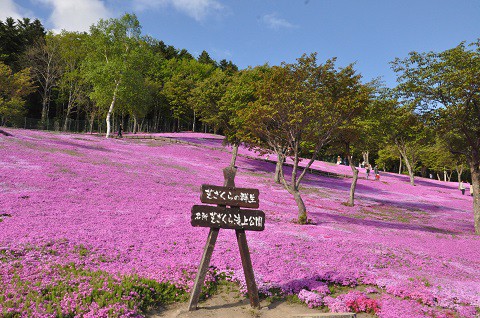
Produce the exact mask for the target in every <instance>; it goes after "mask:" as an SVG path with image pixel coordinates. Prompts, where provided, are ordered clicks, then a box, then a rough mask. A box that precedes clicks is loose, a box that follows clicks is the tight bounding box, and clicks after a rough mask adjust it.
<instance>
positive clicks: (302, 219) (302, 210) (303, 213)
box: [292, 190, 307, 224]
mask: <svg viewBox="0 0 480 318" xmlns="http://www.w3.org/2000/svg"><path fill="white" fill-rule="evenodd" d="M292 194H293V197H294V198H295V202H296V203H297V207H298V223H299V224H307V208H306V207H305V203H304V202H303V199H302V196H301V195H300V192H299V191H298V190H293V193H292Z"/></svg>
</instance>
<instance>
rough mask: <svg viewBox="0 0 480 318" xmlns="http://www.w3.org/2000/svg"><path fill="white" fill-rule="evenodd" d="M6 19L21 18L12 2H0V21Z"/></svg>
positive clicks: (17, 8)
mask: <svg viewBox="0 0 480 318" xmlns="http://www.w3.org/2000/svg"><path fill="white" fill-rule="evenodd" d="M8 17H12V18H14V19H20V18H22V14H21V9H20V8H19V7H18V6H17V5H16V4H15V2H13V0H0V20H2V21H5V19H6V18H8Z"/></svg>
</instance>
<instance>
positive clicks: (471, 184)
mask: <svg viewBox="0 0 480 318" xmlns="http://www.w3.org/2000/svg"><path fill="white" fill-rule="evenodd" d="M470 195H471V196H472V197H473V182H472V183H470Z"/></svg>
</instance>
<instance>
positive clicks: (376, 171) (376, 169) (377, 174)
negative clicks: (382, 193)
mask: <svg viewBox="0 0 480 318" xmlns="http://www.w3.org/2000/svg"><path fill="white" fill-rule="evenodd" d="M373 171H374V172H375V180H380V173H378V167H377V165H375V168H374V169H373Z"/></svg>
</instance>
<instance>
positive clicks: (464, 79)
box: [392, 41, 480, 235]
mask: <svg viewBox="0 0 480 318" xmlns="http://www.w3.org/2000/svg"><path fill="white" fill-rule="evenodd" d="M392 65H393V70H394V71H395V72H396V73H397V76H398V81H399V83H400V84H399V91H400V92H401V93H402V97H403V98H404V99H406V100H408V101H410V102H412V103H415V105H416V106H418V107H419V108H420V109H422V110H424V111H427V112H429V113H431V114H433V116H432V117H433V118H434V119H435V120H434V121H433V124H434V125H435V128H436V129H438V130H439V131H440V132H441V136H442V138H444V140H445V141H446V142H447V144H448V147H449V150H450V151H451V152H452V153H454V154H463V155H464V156H465V157H466V159H467V162H468V165H469V167H470V172H471V175H472V183H473V194H474V200H473V210H474V226H475V233H476V234H479V235H480V151H479V149H480V42H479V41H477V42H475V43H472V44H470V45H469V46H467V45H466V44H465V43H460V44H459V45H458V46H456V47H454V48H452V49H449V50H446V51H443V52H440V53H435V52H428V53H417V52H412V53H410V54H409V56H408V57H407V58H405V59H396V60H395V61H394V62H393V63H392Z"/></svg>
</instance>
